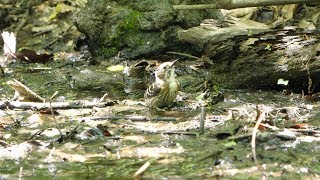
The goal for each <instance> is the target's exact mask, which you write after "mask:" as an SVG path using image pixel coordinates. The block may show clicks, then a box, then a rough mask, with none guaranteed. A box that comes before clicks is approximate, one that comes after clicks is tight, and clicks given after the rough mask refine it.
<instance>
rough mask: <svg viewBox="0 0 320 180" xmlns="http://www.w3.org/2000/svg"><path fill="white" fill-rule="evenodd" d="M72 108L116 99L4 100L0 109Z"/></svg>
mask: <svg viewBox="0 0 320 180" xmlns="http://www.w3.org/2000/svg"><path fill="white" fill-rule="evenodd" d="M50 104H51V107H52V108H54V109H72V108H92V107H105V106H113V105H114V104H116V103H115V102H114V101H108V102H89V101H73V102H51V103H37V102H16V101H2V102H0V109H5V108H9V109H35V110H41V109H49V108H50Z"/></svg>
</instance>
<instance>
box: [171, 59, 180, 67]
mask: <svg viewBox="0 0 320 180" xmlns="http://www.w3.org/2000/svg"><path fill="white" fill-rule="evenodd" d="M178 60H179V59H176V60H174V61H172V62H171V66H173V65H174V64H175V63H176V62H177V61H178Z"/></svg>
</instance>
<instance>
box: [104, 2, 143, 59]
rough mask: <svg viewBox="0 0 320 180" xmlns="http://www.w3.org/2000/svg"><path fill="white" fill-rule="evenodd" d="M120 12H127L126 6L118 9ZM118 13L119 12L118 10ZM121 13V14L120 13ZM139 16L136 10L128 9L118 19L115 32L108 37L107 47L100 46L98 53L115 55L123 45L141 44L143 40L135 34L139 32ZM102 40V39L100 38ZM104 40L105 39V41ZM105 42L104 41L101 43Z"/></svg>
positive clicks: (133, 45)
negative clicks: (119, 19) (122, 16)
mask: <svg viewBox="0 0 320 180" xmlns="http://www.w3.org/2000/svg"><path fill="white" fill-rule="evenodd" d="M120 11H121V13H122V12H128V8H127V7H126V8H125V11H122V10H120ZM119 13H120V12H119ZM120 15H121V14H120ZM140 17H141V13H140V12H139V11H136V10H132V9H131V10H129V13H127V14H126V15H125V16H124V18H122V20H121V21H119V23H118V25H117V27H116V29H115V33H114V34H113V35H112V36H111V37H110V40H109V44H110V45H108V46H107V47H103V48H100V50H99V54H101V55H104V56H106V57H110V56H113V55H115V54H116V53H117V52H118V51H119V50H121V49H122V48H123V47H126V46H129V47H135V46H138V45H141V44H142V43H143V41H142V40H141V39H139V38H137V37H136V36H137V35H138V33H139V29H140V25H139V18H140ZM101 41H104V40H101ZM105 42H106V41H105ZM103 44H105V43H103Z"/></svg>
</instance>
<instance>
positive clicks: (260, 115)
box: [251, 106, 266, 164]
mask: <svg viewBox="0 0 320 180" xmlns="http://www.w3.org/2000/svg"><path fill="white" fill-rule="evenodd" d="M256 108H257V109H256V110H257V117H256V125H255V126H254V128H253V131H252V138H251V152H252V158H253V161H254V163H255V164H258V160H257V153H256V136H257V133H258V128H259V125H260V123H261V122H262V120H264V119H265V115H266V113H265V112H264V111H260V110H259V108H258V106H257V107H256Z"/></svg>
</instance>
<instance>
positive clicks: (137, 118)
mask: <svg viewBox="0 0 320 180" xmlns="http://www.w3.org/2000/svg"><path fill="white" fill-rule="evenodd" d="M120 119H125V120H131V121H176V118H173V117H151V118H150V117H147V116H91V117H82V118H79V119H76V120H78V121H83V120H84V121H88V120H91V121H99V120H120Z"/></svg>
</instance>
